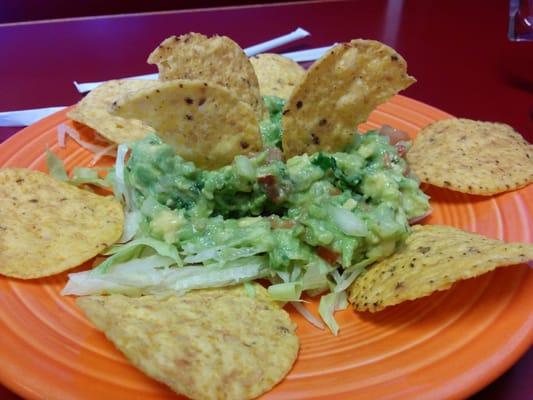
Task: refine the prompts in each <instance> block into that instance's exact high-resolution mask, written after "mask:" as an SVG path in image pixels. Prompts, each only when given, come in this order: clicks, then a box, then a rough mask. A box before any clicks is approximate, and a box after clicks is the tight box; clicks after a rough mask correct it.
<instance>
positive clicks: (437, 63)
mask: <svg viewBox="0 0 533 400" xmlns="http://www.w3.org/2000/svg"><path fill="white" fill-rule="evenodd" d="M507 16H508V1H507V0H493V1H490V2H487V1H486V0H470V1H464V0H435V1H427V0H409V1H402V0H389V1H386V0H364V1H319V2H300V3H292V4H277V5H261V6H249V7H236V8H226V9H209V10H187V11H181V12H180V11H176V12H164V13H152V14H140V15H132V16H114V17H93V18H85V19H73V20H66V21H65V20H64V21H57V22H42V23H27V24H13V25H5V26H1V25H0V54H1V55H2V61H1V62H0V90H1V92H0V111H8V110H15V109H25V108H35V107H46V106H56V105H70V104H73V103H75V102H76V101H78V100H79V99H80V97H81V95H80V94H78V93H77V91H76V90H75V88H74V86H73V85H72V81H74V80H77V81H81V82H87V81H97V80H105V79H111V78H118V77H125V76H131V75H137V74H143V73H150V72H156V71H155V69H154V68H153V66H149V65H148V64H146V57H147V55H148V54H149V53H150V51H151V50H152V49H153V48H154V47H155V46H156V45H157V44H158V43H159V42H160V41H161V40H162V39H164V38H165V37H167V36H170V35H173V34H181V33H186V32H189V31H196V32H202V33H205V34H215V33H219V34H224V35H228V36H230V37H231V38H233V39H234V40H236V41H237V42H238V43H239V44H240V45H241V46H242V47H246V46H249V45H252V44H255V43H257V42H260V41H263V40H267V39H269V38H271V37H273V36H276V35H281V34H284V33H287V32H289V31H291V30H293V29H295V28H296V27H297V26H301V27H303V28H305V29H307V30H309V31H310V32H311V33H312V36H311V37H309V38H306V39H304V40H302V41H300V42H297V43H296V44H291V45H287V46H285V47H284V48H281V49H280V50H284V51H292V50H300V49H304V48H310V47H318V46H323V45H328V44H331V43H333V42H340V41H345V40H349V39H352V38H359V37H362V38H370V39H377V40H380V41H383V42H385V43H387V44H389V45H391V46H392V47H394V48H395V49H396V50H397V51H398V52H399V53H400V54H402V55H403V56H404V57H405V59H406V60H407V61H408V64H409V72H410V73H411V74H412V75H414V76H415V77H416V78H417V80H418V83H417V84H415V85H413V86H411V87H410V88H409V89H408V90H406V91H405V92H404V94H405V95H407V96H409V97H412V98H415V99H417V100H421V101H423V102H426V103H428V104H431V105H433V106H436V107H438V108H441V109H443V110H445V111H447V112H449V113H452V114H454V115H457V116H462V117H467V118H472V119H481V120H489V121H500V122H505V123H508V124H510V125H512V126H513V127H514V128H515V129H517V130H518V131H519V132H521V133H522V134H523V135H524V137H526V138H527V139H528V140H529V141H530V142H531V141H533V94H532V91H533V67H532V66H533V42H509V41H508V39H507ZM17 130H18V129H17V128H0V142H2V141H3V140H5V139H6V138H7V137H9V136H11V135H12V134H14V133H15V132H16V131H17ZM0 351H1V350H0ZM532 376H533V352H532V351H529V353H527V354H526V355H525V356H524V357H522V359H521V360H520V361H519V362H518V363H517V364H516V365H515V366H514V367H512V368H511V369H510V370H509V371H508V372H507V373H506V374H505V375H503V376H502V377H500V378H499V379H498V380H497V381H496V382H495V383H493V384H492V385H490V386H489V387H487V388H486V389H484V390H483V391H482V392H480V393H479V394H477V395H476V396H474V398H476V399H516V400H518V399H526V398H531V393H532V392H533V388H532V387H531V386H532V385H531V379H530V378H531V377H532ZM0 398H2V399H15V398H17V397H16V396H15V395H13V394H12V393H10V392H9V391H7V389H5V388H3V387H1V386H0Z"/></svg>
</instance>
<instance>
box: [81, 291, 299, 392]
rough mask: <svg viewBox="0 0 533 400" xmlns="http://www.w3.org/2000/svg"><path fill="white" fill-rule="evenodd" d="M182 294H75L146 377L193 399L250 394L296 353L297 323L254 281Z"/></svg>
mask: <svg viewBox="0 0 533 400" xmlns="http://www.w3.org/2000/svg"><path fill="white" fill-rule="evenodd" d="M254 287H255V297H254V298H250V297H248V296H247V294H246V291H245V290H244V288H243V287H242V286H238V287H232V288H221V289H209V290H197V291H193V292H190V293H188V294H186V295H184V296H174V295H172V296H169V297H158V296H143V297H136V298H132V297H127V296H123V295H110V296H89V297H81V298H79V299H78V300H77V304H78V305H79V306H80V308H81V309H82V310H83V311H84V312H85V314H86V315H87V316H88V317H89V319H90V320H91V321H92V322H93V323H94V324H95V325H96V326H97V327H98V328H99V329H101V330H102V331H104V333H105V334H106V336H107V337H108V338H109V339H110V340H111V341H112V342H113V343H114V344H115V346H116V347H117V348H118V349H119V350H120V351H122V352H123V353H124V354H125V355H126V357H127V358H128V359H129V360H130V361H131V362H132V364H133V365H135V366H136V367H137V368H139V369H140V370H141V371H143V372H144V373H146V374H147V375H148V376H150V377H152V378H154V379H156V380H158V381H161V382H163V383H165V384H167V385H168V386H170V387H171V388H172V389H173V390H174V391H175V392H177V393H180V394H184V395H186V396H188V397H190V398H192V399H250V398H255V397H257V396H259V395H260V394H262V393H264V392H266V391H268V390H269V389H271V388H272V387H273V386H274V385H276V384H277V383H278V382H279V381H280V380H282V379H283V377H284V376H285V375H286V374H287V373H288V372H289V371H290V369H291V367H292V364H293V363H294V361H295V359H296V355H297V353H298V347H299V344H298V338H297V337H296V335H295V334H294V331H295V329H296V326H295V325H294V323H293V322H292V321H291V320H290V318H289V315H288V314H287V312H285V311H284V310H283V309H281V308H280V307H279V305H278V304H277V303H275V302H274V301H273V300H272V299H271V298H270V297H269V295H268V292H267V291H266V290H265V289H264V288H263V287H262V286H261V285H258V284H255V285H254Z"/></svg>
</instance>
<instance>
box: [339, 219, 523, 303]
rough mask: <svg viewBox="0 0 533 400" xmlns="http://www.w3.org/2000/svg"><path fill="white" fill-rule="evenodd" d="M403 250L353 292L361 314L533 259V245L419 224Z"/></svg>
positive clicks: (369, 272)
mask: <svg viewBox="0 0 533 400" xmlns="http://www.w3.org/2000/svg"><path fill="white" fill-rule="evenodd" d="M412 229H413V231H412V233H411V235H410V236H409V237H408V238H407V240H406V243H405V246H404V248H402V249H401V250H399V251H397V252H396V253H394V254H393V255H392V256H390V257H388V258H386V259H385V260H383V261H380V262H378V263H376V264H374V265H373V266H372V267H370V268H369V269H368V270H367V271H366V272H365V273H364V274H363V275H361V277H360V278H358V279H357V280H356V281H355V282H354V283H353V284H352V286H351V287H350V289H349V300H350V302H351V303H352V304H353V306H354V308H355V309H356V310H359V311H367V310H368V311H370V312H375V311H380V310H382V309H383V308H385V307H387V306H392V305H395V304H399V303H402V302H404V301H406V300H414V299H418V298H420V297H424V296H428V295H430V294H431V293H433V292H435V291H439V290H446V289H448V288H449V287H451V286H452V284H453V283H454V282H457V281H459V280H462V279H468V278H472V277H475V276H478V275H482V274H484V273H486V272H489V271H492V270H493V269H495V268H498V267H503V266H507V265H514V264H519V263H523V262H527V261H528V260H531V259H533V244H526V243H505V242H502V241H500V240H495V239H490V238H487V237H484V236H481V235H477V234H475V233H469V232H465V231H462V230H460V229H456V228H452V227H450V226H444V225H415V226H413V228H412Z"/></svg>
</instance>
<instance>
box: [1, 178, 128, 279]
mask: <svg viewBox="0 0 533 400" xmlns="http://www.w3.org/2000/svg"><path fill="white" fill-rule="evenodd" d="M123 218H124V217H123V212H122V206H121V205H120V203H118V202H117V201H116V200H115V199H114V198H113V197H112V196H99V195H96V194H94V193H91V192H87V191H85V190H81V189H78V188H77V187H75V186H72V185H69V184H67V183H64V182H60V181H58V180H55V179H54V178H52V177H51V176H49V175H47V174H44V173H42V172H37V171H31V170H27V169H20V168H6V169H0V274H2V275H7V276H11V277H15V278H21V279H31V278H40V277H43V276H49V275H53V274H57V273H59V272H63V271H65V270H67V269H70V268H73V267H76V266H78V265H80V264H81V263H83V262H85V261H87V260H89V259H91V258H93V257H94V256H96V255H97V254H98V253H100V252H102V251H103V250H105V249H106V248H107V247H108V246H110V245H111V244H113V243H115V242H116V241H117V240H118V239H119V238H120V235H121V234H122V224H123Z"/></svg>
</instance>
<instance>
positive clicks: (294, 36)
mask: <svg viewBox="0 0 533 400" xmlns="http://www.w3.org/2000/svg"><path fill="white" fill-rule="evenodd" d="M309 35H310V33H309V32H307V31H306V30H305V29H303V28H297V29H296V30H295V31H293V32H291V33H288V34H286V35H283V36H279V37H276V38H274V39H270V40H267V41H266V42H263V43H258V44H256V45H253V46H251V47H247V48H246V49H244V52H245V53H246V55H247V56H248V57H250V56H253V55H255V54H259V53H264V52H265V51H268V50H271V49H274V48H276V47H279V46H282V45H284V44H287V43H291V42H294V41H296V40H299V39H302V38H304V37H306V36H309ZM126 79H157V73H155V74H147V75H139V76H130V77H128V78H126ZM104 82H105V81H101V82H86V83H78V82H76V81H74V86H76V89H77V90H78V92H80V93H85V92H89V91H91V90H93V89H94V88H95V87H97V86H98V85H101V84H102V83H104Z"/></svg>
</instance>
